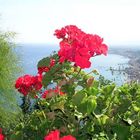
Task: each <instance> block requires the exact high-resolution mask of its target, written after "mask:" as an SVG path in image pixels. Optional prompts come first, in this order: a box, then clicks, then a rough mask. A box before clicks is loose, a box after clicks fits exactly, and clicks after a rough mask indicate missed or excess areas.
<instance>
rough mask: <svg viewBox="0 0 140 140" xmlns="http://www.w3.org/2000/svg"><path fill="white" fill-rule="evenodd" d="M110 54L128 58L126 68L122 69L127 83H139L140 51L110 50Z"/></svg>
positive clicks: (129, 49) (130, 49)
mask: <svg viewBox="0 0 140 140" xmlns="http://www.w3.org/2000/svg"><path fill="white" fill-rule="evenodd" d="M110 53H113V54H118V55H122V56H124V57H127V58H129V61H128V67H127V68H125V69H124V71H125V73H126V74H127V75H128V80H127V81H128V82H131V81H137V82H140V49H132V48H123V49H122V48H121V49H119V48H112V49H111V50H110Z"/></svg>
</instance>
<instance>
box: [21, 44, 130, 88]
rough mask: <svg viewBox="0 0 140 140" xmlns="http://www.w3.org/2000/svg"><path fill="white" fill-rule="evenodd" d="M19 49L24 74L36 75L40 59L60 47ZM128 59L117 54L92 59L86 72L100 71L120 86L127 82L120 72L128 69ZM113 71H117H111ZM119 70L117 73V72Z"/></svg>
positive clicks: (39, 46)
mask: <svg viewBox="0 0 140 140" xmlns="http://www.w3.org/2000/svg"><path fill="white" fill-rule="evenodd" d="M20 46H21V47H20V48H19V51H20V54H21V59H22V64H23V68H24V74H34V75H35V74H36V73H37V67H36V66H37V63H38V61H39V60H40V59H42V58H44V57H46V56H49V55H50V54H51V53H52V52H53V51H57V50H59V47H57V46H54V45H50V46H49V45H38V44H32V45H31V44H30V45H27V44H26V45H20ZM128 61H129V59H128V58H125V57H123V56H120V55H116V54H108V55H107V56H103V55H102V56H96V57H94V58H92V59H91V62H92V65H91V67H90V68H89V69H85V71H86V72H90V71H92V70H94V69H96V70H98V71H99V73H100V74H101V75H103V76H104V77H105V78H107V79H109V80H112V81H115V83H117V84H118V85H121V84H123V82H125V81H126V78H127V75H126V74H125V72H123V71H118V70H122V69H125V68H126V67H128ZM111 69H115V71H114V70H111ZM116 70H117V71H116Z"/></svg>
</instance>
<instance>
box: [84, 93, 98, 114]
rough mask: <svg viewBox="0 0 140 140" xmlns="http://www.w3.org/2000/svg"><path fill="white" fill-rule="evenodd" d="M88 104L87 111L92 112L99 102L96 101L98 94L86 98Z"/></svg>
mask: <svg viewBox="0 0 140 140" xmlns="http://www.w3.org/2000/svg"><path fill="white" fill-rule="evenodd" d="M86 105H87V113H88V114H90V113H91V112H93V111H94V110H95V109H96V106H97V102H96V96H92V95H90V96H89V97H88V98H87V100H86Z"/></svg>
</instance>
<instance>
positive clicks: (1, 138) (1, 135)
mask: <svg viewBox="0 0 140 140" xmlns="http://www.w3.org/2000/svg"><path fill="white" fill-rule="evenodd" d="M0 140H4V135H3V134H2V129H1V128H0Z"/></svg>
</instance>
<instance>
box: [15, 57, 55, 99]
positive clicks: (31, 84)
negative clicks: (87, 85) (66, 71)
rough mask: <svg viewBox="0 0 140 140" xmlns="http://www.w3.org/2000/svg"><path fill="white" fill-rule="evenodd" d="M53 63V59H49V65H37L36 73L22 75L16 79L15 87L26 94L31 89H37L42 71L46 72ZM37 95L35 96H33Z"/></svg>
mask: <svg viewBox="0 0 140 140" xmlns="http://www.w3.org/2000/svg"><path fill="white" fill-rule="evenodd" d="M54 65H55V59H50V64H49V66H44V67H39V68H38V75H37V76H32V75H24V76H21V77H19V78H18V79H17V80H16V83H15V88H16V89H18V91H19V92H20V93H22V94H23V95H24V96H26V95H27V94H28V93H30V92H32V91H39V90H40V89H41V88H42V73H43V72H48V71H49V70H50V69H51V68H52V67H53V66H54ZM35 97H37V96H35Z"/></svg>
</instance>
